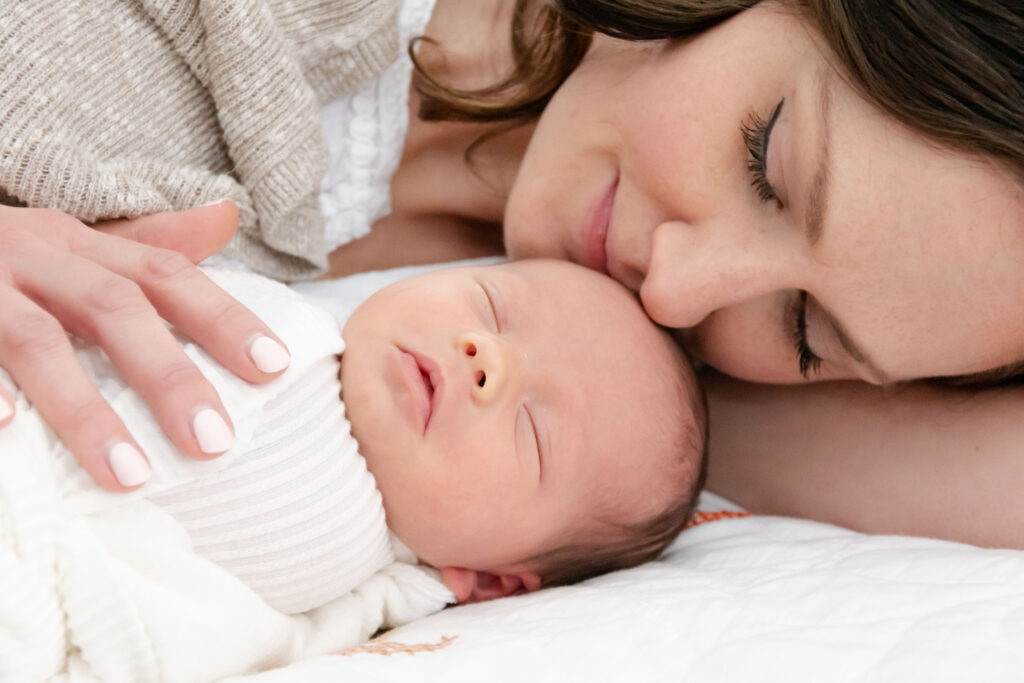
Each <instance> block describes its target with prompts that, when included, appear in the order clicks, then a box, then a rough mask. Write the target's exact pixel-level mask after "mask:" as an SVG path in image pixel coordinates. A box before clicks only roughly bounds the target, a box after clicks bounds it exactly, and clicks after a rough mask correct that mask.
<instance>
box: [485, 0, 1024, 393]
mask: <svg viewBox="0 0 1024 683" xmlns="http://www.w3.org/2000/svg"><path fill="white" fill-rule="evenodd" d="M829 54H830V53H828V52H827V50H826V48H824V47H822V46H821V43H820V42H819V39H818V38H817V37H816V36H815V34H814V33H813V31H812V30H811V29H810V28H809V27H808V24H807V22H806V21H804V20H803V19H801V18H799V17H797V16H795V15H793V14H792V13H790V12H788V11H787V10H785V9H782V8H780V7H779V6H778V5H776V4H775V3H769V2H766V3H763V4H761V5H758V6H757V7H755V8H754V9H751V10H748V11H746V12H743V13H742V14H740V15H739V16H737V17H736V18H734V19H732V20H730V21H728V22H726V23H724V24H722V25H721V26H719V27H717V28H716V29H714V30H711V31H708V32H706V33H704V34H702V35H701V36H699V37H698V38H696V39H694V40H691V41H688V42H686V43H680V44H667V43H659V44H652V43H651V44H625V43H621V42H618V41H613V40H610V39H606V38H602V39H599V40H598V41H597V42H596V43H595V45H594V47H593V49H592V51H591V53H590V54H589V55H588V57H587V59H586V60H585V61H584V63H583V64H582V65H581V66H580V67H579V68H578V69H577V70H576V72H575V73H574V74H573V75H572V77H571V78H570V79H569V80H568V81H567V82H566V83H565V85H564V86H563V87H562V88H561V89H560V90H559V92H558V93H557V94H556V96H555V97H554V99H553V100H552V102H551V104H550V105H549V106H548V108H547V109H546V110H545V112H544V115H543V116H542V118H541V120H540V122H539V124H538V127H537V130H536V133H535V134H534V137H533V139H532V140H531V142H530V146H529V148H528V150H527V153H526V156H525V158H524V160H523V164H522V167H521V169H520V172H519V175H518V177H517V179H516V182H515V184H514V186H513V188H512V192H511V196H510V199H509V203H508V207H507V209H506V214H505V232H506V242H507V246H508V249H509V252H510V253H511V254H512V255H513V256H515V257H521V256H537V255H543V256H552V257H560V258H568V259H570V260H573V261H577V262H580V263H584V264H586V265H588V266H590V267H593V268H595V269H598V270H606V271H607V272H608V273H610V274H611V275H612V276H614V277H615V278H616V279H617V280H619V281H621V282H623V283H624V284H626V285H627V286H629V287H631V288H633V289H635V290H636V291H638V292H639V293H640V297H641V299H642V301H643V304H644V307H645V308H646V309H647V312H648V313H649V314H650V315H651V317H652V318H654V320H655V321H657V322H659V323H661V324H663V325H666V326H670V327H676V328H683V330H684V331H683V333H682V336H683V337H684V338H685V339H686V340H687V341H688V342H689V344H690V345H691V346H692V347H693V350H694V351H695V352H696V353H697V354H698V355H700V356H701V357H703V358H704V359H705V360H706V361H708V362H709V363H710V364H711V365H713V366H715V367H717V368H719V369H720V370H722V371H724V372H727V373H730V374H732V375H734V376H738V377H743V378H747V379H751V380H756V381H769V382H789V381H799V380H800V378H801V375H804V376H806V377H808V378H811V379H818V378H820V379H831V378H861V379H864V380H867V381H870V382H875V383H886V382H891V381H898V380H903V379H910V378H918V377H932V376H945V375H959V374H968V373H973V372H979V371H983V370H988V369H991V368H994V367H998V366H1001V365H1004V364H1007V363H1011V362H1015V361H1018V360H1020V359H1021V358H1024V189H1022V188H1021V187H1020V186H1019V185H1018V184H1017V183H1016V182H1015V180H1014V179H1013V178H1012V177H1011V175H1010V174H1009V173H1008V172H1006V171H1005V170H1003V169H1000V168H997V167H996V166H994V165H993V164H990V163H987V162H985V161H981V160H977V159H973V158H970V157H967V156H964V155H962V154H959V153H953V152H949V151H946V150H942V149H939V148H938V147H937V146H936V145H934V144H932V143H930V142H929V141H927V140H925V139H924V138H922V137H920V136H918V135H916V134H915V133H912V132H910V131H909V130H907V129H906V128H904V127H903V126H901V125H900V124H898V123H897V122H896V121H895V120H894V119H893V118H892V117H890V116H888V115H886V114H883V113H881V112H880V111H879V110H878V109H876V108H875V107H873V106H872V105H870V104H868V103H867V102H866V101H865V100H864V99H863V98H862V97H860V96H859V95H858V94H857V93H856V92H855V91H854V90H853V89H851V87H850V86H849V85H847V83H846V82H844V79H843V77H842V76H841V75H840V74H839V73H838V72H837V71H836V70H834V69H833V68H831V66H830V63H829V61H828V59H830V58H829V57H827V55H829Z"/></svg>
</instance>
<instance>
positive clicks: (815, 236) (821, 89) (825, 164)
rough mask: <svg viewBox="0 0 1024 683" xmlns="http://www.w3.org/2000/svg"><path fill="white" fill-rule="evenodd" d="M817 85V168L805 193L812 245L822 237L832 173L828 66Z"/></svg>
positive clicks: (805, 224) (808, 240)
mask: <svg viewBox="0 0 1024 683" xmlns="http://www.w3.org/2000/svg"><path fill="white" fill-rule="evenodd" d="M815 80H816V81H817V85H818V107H819V115H820V121H821V129H820V130H821V132H820V135H819V138H820V141H819V147H820V150H819V152H818V167H817V168H816V169H815V171H814V177H813V178H812V179H811V187H810V190H809V191H808V193H807V202H806V206H807V211H806V213H805V220H804V232H805V234H806V236H807V242H808V243H809V244H810V245H811V246H812V247H813V246H814V245H815V244H817V243H818V242H819V241H820V240H821V235H822V232H823V231H824V227H825V216H826V214H827V211H828V195H829V189H830V186H831V182H830V181H831V179H832V173H831V171H830V167H831V163H832V154H831V150H832V121H831V117H832V88H831V83H830V79H829V75H828V67H827V66H823V67H822V68H821V70H820V71H819V72H818V76H817V78H816V79H815Z"/></svg>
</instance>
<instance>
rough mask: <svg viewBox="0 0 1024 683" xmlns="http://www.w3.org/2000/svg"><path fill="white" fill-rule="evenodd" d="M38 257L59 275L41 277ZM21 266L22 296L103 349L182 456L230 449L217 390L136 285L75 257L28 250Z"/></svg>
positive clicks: (229, 433)
mask: <svg viewBox="0 0 1024 683" xmlns="http://www.w3.org/2000/svg"><path fill="white" fill-rule="evenodd" d="M35 258H39V259H43V258H45V259H46V261H47V262H49V263H50V264H51V265H57V266H59V268H60V272H61V273H62V274H63V277H62V278H60V279H57V278H53V277H47V276H46V275H40V273H45V271H46V264H44V263H38V264H36V263H34V262H33V259H35ZM179 258H180V257H179ZM54 259H58V263H56V264H53V260H54ZM23 261H24V265H25V266H26V269H27V271H28V272H29V273H31V275H29V276H27V277H25V278H23V279H22V281H21V284H22V286H23V287H24V289H25V292H26V293H28V294H29V295H30V296H32V298H33V299H35V300H36V301H39V302H40V303H41V304H42V305H43V306H44V307H45V308H46V309H47V310H49V311H51V312H52V313H53V314H54V315H55V316H56V317H57V318H58V320H59V321H60V322H61V323H62V324H63V325H64V327H65V329H67V330H69V331H71V332H72V333H74V334H77V335H78V336H80V337H82V338H83V339H86V340H87V341H90V342H93V343H94V344H96V345H98V346H99V347H100V348H102V349H103V351H104V352H105V353H106V355H107V356H108V357H109V358H110V360H111V362H113V364H114V365H115V366H116V367H117V369H118V372H119V373H120V375H121V377H122V378H123V379H124V381H125V382H127V383H128V384H129V385H130V386H131V387H132V388H133V389H134V390H135V391H136V392H137V393H138V394H139V397H140V398H141V399H142V400H143V401H144V402H145V403H146V404H147V405H148V406H149V408H150V411H151V412H152V414H153V417H154V418H155V419H156V421H157V423H158V424H159V425H160V427H161V428H162V429H163V431H164V433H165V434H167V436H168V438H170V440H171V441H172V442H173V443H174V445H175V446H176V447H177V448H178V449H179V450H180V451H181V452H182V453H184V454H185V455H187V456H189V457H191V458H196V459H206V458H210V457H215V456H216V455H219V454H221V453H223V452H224V451H226V450H227V449H228V448H230V447H231V443H232V442H233V439H234V432H233V430H232V428H231V425H230V421H229V419H228V418H227V413H226V411H225V410H224V408H223V406H222V405H221V402H220V398H219V397H218V395H217V392H216V390H215V389H214V388H213V386H212V385H211V384H210V383H209V381H208V380H207V379H206V377H204V376H203V374H202V373H201V372H200V371H199V370H198V369H197V368H196V366H195V364H194V363H192V361H191V360H190V359H189V357H188V356H187V355H186V354H185V352H184V351H183V350H182V348H181V345H180V344H179V343H178V341H177V340H176V339H175V338H174V335H172V334H171V332H170V330H168V328H167V326H166V325H165V324H164V323H163V321H161V320H160V318H159V316H158V315H157V314H156V311H155V310H154V309H153V307H152V306H151V304H150V303H149V301H148V300H147V298H146V296H145V295H144V294H143V292H142V290H141V289H140V288H139V286H138V285H136V284H135V283H134V282H131V281H130V280H127V279H125V278H122V277H120V276H118V275H116V274H114V273H111V272H110V271H108V270H106V269H104V268H102V267H101V266H99V265H97V264H95V263H93V262H92V261H89V260H87V259H83V258H78V257H76V256H73V255H57V256H54V255H53V254H51V253H46V254H42V255H38V254H36V253H28V254H26V255H25V256H24V257H23ZM67 283H74V285H73V286H69V285H68V284H67Z"/></svg>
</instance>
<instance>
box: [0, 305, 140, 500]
mask: <svg viewBox="0 0 1024 683" xmlns="http://www.w3.org/2000/svg"><path fill="white" fill-rule="evenodd" d="M0 363H2V364H3V366H4V367H6V368H7V369H8V371H9V372H10V373H11V374H12V376H13V377H14V378H15V380H16V381H17V382H18V385H19V386H20V387H21V389H22V390H23V391H24V392H25V393H26V395H28V396H32V397H33V405H34V406H35V408H36V410H37V411H38V412H39V414H40V415H41V416H42V417H43V419H44V420H45V421H46V422H47V424H49V425H50V427H51V428H52V429H53V430H54V432H55V433H56V434H57V436H58V437H60V439H61V441H63V442H64V445H65V446H66V447H67V448H68V449H69V450H70V451H71V452H72V453H74V454H75V457H76V458H77V459H78V462H79V464H80V465H81V466H82V468H83V469H84V470H85V471H86V472H88V473H89V475H90V476H91V477H92V478H93V480H94V481H96V483H98V484H99V485H100V486H102V487H103V488H105V489H107V490H109V491H125V490H129V489H131V488H135V487H138V486H140V485H141V484H142V483H144V482H145V480H146V479H147V478H148V477H149V473H150V467H149V462H148V461H147V460H146V458H145V457H144V456H143V455H142V453H141V451H140V450H139V447H138V445H137V444H136V443H135V441H134V439H132V437H131V435H130V434H129V433H128V430H127V429H126V428H125V425H124V423H123V422H122V421H121V419H120V418H119V417H118V416H117V414H116V413H114V411H113V410H112V409H111V408H110V406H109V405H108V404H107V402H106V401H104V400H103V397H102V396H101V395H100V393H99V392H98V391H97V390H96V387H95V386H93V384H92V382H91V381H89V378H88V377H87V376H86V374H85V372H84V371H83V370H82V367H81V366H80V365H79V364H78V362H77V359H76V358H75V355H74V351H73V350H72V347H71V344H70V342H69V341H68V337H67V334H66V333H65V332H64V330H63V329H62V328H61V326H60V323H58V322H57V321H56V320H55V319H54V318H53V316H51V315H49V314H48V313H46V312H45V311H43V310H41V309H40V308H39V307H38V306H36V305H35V304H34V303H33V302H32V301H30V300H29V299H27V298H25V297H24V296H22V295H21V294H20V293H18V292H17V291H16V290H14V289H11V288H7V287H3V288H0ZM55 387H59V388H60V390H59V391H54V388H55ZM0 391H2V392H3V396H2V398H3V400H4V401H6V402H7V405H9V406H13V401H11V400H10V399H11V397H10V394H9V393H8V392H7V391H6V390H5V389H3V388H0ZM12 415H13V413H12ZM10 417H11V416H9V417H8V420H9V419H10Z"/></svg>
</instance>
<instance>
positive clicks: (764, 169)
mask: <svg viewBox="0 0 1024 683" xmlns="http://www.w3.org/2000/svg"><path fill="white" fill-rule="evenodd" d="M785 103H786V100H785V98H783V99H782V100H780V101H779V103H778V104H777V105H776V106H775V111H773V112H772V115H771V116H770V117H769V118H768V119H764V118H762V117H761V116H760V115H758V114H757V112H752V113H751V114H750V116H749V117H748V118H747V120H746V121H744V123H743V125H742V126H741V128H740V131H741V132H742V133H743V143H744V145H746V148H747V170H748V171H750V175H751V185H753V186H754V189H755V190H756V191H757V196H758V197H760V199H761V201H763V202H775V203H776V204H778V205H779V208H782V200H780V199H779V196H778V194H776V192H775V188H774V187H772V184H771V183H770V182H768V144H769V143H770V142H771V137H772V129H773V128H774V127H775V122H776V121H778V120H779V113H780V112H781V111H782V105H783V104H785Z"/></svg>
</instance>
